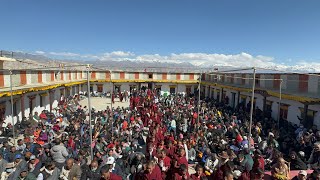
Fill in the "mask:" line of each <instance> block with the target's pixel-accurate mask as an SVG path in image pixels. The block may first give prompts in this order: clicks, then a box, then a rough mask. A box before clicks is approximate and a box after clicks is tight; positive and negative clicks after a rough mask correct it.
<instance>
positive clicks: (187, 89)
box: [186, 86, 191, 96]
mask: <svg viewBox="0 0 320 180" xmlns="http://www.w3.org/2000/svg"><path fill="white" fill-rule="evenodd" d="M186 93H187V96H189V95H190V94H191V86H187V87H186Z"/></svg>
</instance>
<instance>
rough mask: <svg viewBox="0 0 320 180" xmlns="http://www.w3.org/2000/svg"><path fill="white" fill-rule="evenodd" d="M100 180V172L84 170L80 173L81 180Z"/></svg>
mask: <svg viewBox="0 0 320 180" xmlns="http://www.w3.org/2000/svg"><path fill="white" fill-rule="evenodd" d="M88 179H90V180H100V179H101V175H100V170H99V169H97V170H95V171H92V170H91V169H86V170H85V171H82V174H81V180H88Z"/></svg>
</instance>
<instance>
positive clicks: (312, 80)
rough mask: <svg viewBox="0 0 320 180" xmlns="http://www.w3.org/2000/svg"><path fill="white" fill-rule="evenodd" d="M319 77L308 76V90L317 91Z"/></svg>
mask: <svg viewBox="0 0 320 180" xmlns="http://www.w3.org/2000/svg"><path fill="white" fill-rule="evenodd" d="M318 83H319V77H318V76H309V82H308V92H311V93H317V92H318V87H319V84H318Z"/></svg>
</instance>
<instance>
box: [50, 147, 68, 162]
mask: <svg viewBox="0 0 320 180" xmlns="http://www.w3.org/2000/svg"><path fill="white" fill-rule="evenodd" d="M50 153H51V155H52V159H53V160H54V161H55V162H57V163H64V162H65V161H66V158H67V157H68V155H69V153H68V151H67V148H66V147H65V146H64V145H61V144H59V145H55V146H53V147H52V149H51V150H50Z"/></svg>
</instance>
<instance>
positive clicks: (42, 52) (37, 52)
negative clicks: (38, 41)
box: [35, 51, 45, 54]
mask: <svg viewBox="0 0 320 180" xmlns="http://www.w3.org/2000/svg"><path fill="white" fill-rule="evenodd" d="M35 53H36V54H45V52H44V51H35Z"/></svg>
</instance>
